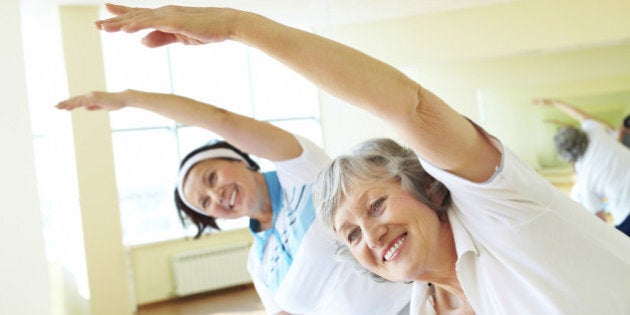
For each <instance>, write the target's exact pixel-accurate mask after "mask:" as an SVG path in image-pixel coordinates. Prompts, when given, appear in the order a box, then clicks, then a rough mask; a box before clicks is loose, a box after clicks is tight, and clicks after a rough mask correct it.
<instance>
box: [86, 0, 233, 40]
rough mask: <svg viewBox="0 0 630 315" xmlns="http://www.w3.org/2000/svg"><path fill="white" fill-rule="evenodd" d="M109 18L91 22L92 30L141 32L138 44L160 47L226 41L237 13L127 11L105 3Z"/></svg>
mask: <svg viewBox="0 0 630 315" xmlns="http://www.w3.org/2000/svg"><path fill="white" fill-rule="evenodd" d="M106 7H107V10H108V11H109V12H110V13H112V14H114V15H116V16H115V17H113V18H109V19H106V20H100V21H97V22H95V23H94V24H95V25H96V28H98V29H99V30H102V31H106V32H120V31H123V32H127V33H135V32H138V31H141V30H145V29H152V30H153V31H152V32H150V33H149V34H147V35H146V36H145V37H144V38H143V39H142V43H143V44H144V45H145V46H147V47H160V46H164V45H168V44H172V43H182V44H185V45H201V44H207V43H214V42H221V41H224V40H226V39H229V38H230V36H231V35H232V33H231V32H232V31H231V30H230V29H229V25H230V23H228V22H229V21H230V19H231V15H232V14H235V13H237V12H238V11H236V10H232V9H226V8H194V7H181V6H172V5H169V6H163V7H159V8H156V9H149V8H131V7H126V6H122V5H114V4H109V3H108V4H106Z"/></svg>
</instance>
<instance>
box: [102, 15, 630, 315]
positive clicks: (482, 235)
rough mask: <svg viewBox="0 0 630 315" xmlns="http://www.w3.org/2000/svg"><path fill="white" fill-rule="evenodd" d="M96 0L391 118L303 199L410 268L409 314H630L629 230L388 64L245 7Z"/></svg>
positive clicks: (336, 227) (374, 264) (376, 269)
mask: <svg viewBox="0 0 630 315" xmlns="http://www.w3.org/2000/svg"><path fill="white" fill-rule="evenodd" d="M108 9H109V10H110V12H112V13H113V14H114V15H116V16H115V17H113V18H110V19H105V20H101V21H98V22H96V26H97V27H98V28H99V29H101V30H103V31H108V32H118V31H124V32H137V31H141V30H150V32H149V33H148V34H147V35H146V36H145V37H144V38H143V43H144V44H145V45H147V46H149V47H159V46H163V45H167V44H171V43H183V44H208V43H216V42H221V41H225V40H233V41H237V42H241V43H243V44H246V45H249V46H252V47H255V48H257V49H259V50H261V51H263V52H265V53H267V54H268V55H270V56H272V57H274V58H276V59H278V60H279V61H281V62H283V63H284V64H285V65H287V66H289V67H291V68H292V69H294V70H295V71H297V72H298V73H300V74H302V75H303V76H305V77H306V78H307V79H309V80H311V81H312V82H313V83H315V84H316V85H318V86H319V87H321V88H322V89H324V90H326V91H327V92H329V93H331V94H333V95H334V96H337V97H339V98H341V99H342V100H345V101H347V102H349V103H351V104H353V105H355V106H358V107H360V108H363V109H366V110H368V111H370V112H371V113H373V114H375V115H377V116H379V117H382V118H383V119H385V120H386V121H387V122H388V123H390V124H392V126H394V127H395V128H397V130H398V131H399V132H400V133H401V135H402V136H403V137H404V139H405V141H406V143H408V145H409V146H410V149H404V148H402V147H400V146H399V145H397V144H392V143H391V141H387V140H385V141H381V140H372V141H368V142H367V143H366V144H364V145H363V146H361V147H360V148H359V151H358V152H355V154H351V155H350V158H349V159H346V158H343V157H342V158H337V159H336V160H335V161H334V162H333V164H332V165H331V166H329V167H328V168H326V169H325V170H324V171H323V173H322V174H320V175H319V180H318V183H317V184H316V189H315V192H314V198H315V199H316V201H315V204H316V208H317V209H318V216H319V218H320V219H321V220H322V222H323V224H324V226H326V227H327V228H328V230H329V231H330V232H331V233H333V234H334V235H335V236H336V237H337V239H338V241H339V242H340V243H341V244H342V245H341V246H342V247H341V248H340V251H339V253H341V254H343V253H347V254H350V255H351V256H352V257H353V259H356V260H357V262H358V263H359V264H360V265H361V266H363V267H364V268H365V269H366V270H367V271H368V272H371V273H374V274H376V275H378V276H380V277H383V278H385V279H388V280H391V281H414V289H415V290H414V293H413V294H412V310H411V312H412V313H414V314H415V313H422V314H446V313H449V314H451V313H457V314H472V313H476V314H628V313H630V299H628V293H627V292H630V239H628V238H627V237H625V236H624V235H623V234H621V233H619V232H618V231H616V230H615V229H611V228H610V227H609V226H607V225H606V224H605V223H603V222H602V221H600V220H598V219H596V218H595V217H594V216H593V215H591V214H589V213H588V212H587V211H585V210H584V209H583V208H582V207H581V206H580V205H579V204H577V203H575V202H574V201H573V200H571V199H570V198H568V197H567V196H566V195H564V193H562V192H561V191H559V190H557V189H555V188H554V187H553V186H552V185H551V184H550V183H549V182H547V181H546V180H545V179H544V178H542V177H541V176H540V175H539V174H537V173H536V172H535V170H533V169H532V168H531V167H530V166H529V165H527V164H525V163H524V162H523V161H521V160H520V159H519V158H518V157H516V156H515V155H514V154H513V153H512V152H511V151H510V150H509V149H508V148H506V147H504V146H503V145H502V144H501V142H500V141H499V140H498V139H496V138H494V137H492V136H491V135H489V134H487V133H486V132H485V131H484V130H483V129H482V128H480V127H479V126H477V125H476V124H475V123H474V122H472V121H471V120H469V119H466V118H465V117H463V116H462V115H460V114H459V113H458V112H457V111H455V110H454V109H453V108H452V107H450V106H449V105H448V104H446V103H445V102H444V101H443V100H442V99H440V98H439V97H438V96H436V95H435V94H433V93H431V92H430V91H428V90H427V89H425V88H424V87H422V86H421V85H419V84H418V83H416V82H415V81H413V80H411V79H410V78H408V77H407V76H405V75H404V74H403V73H401V72H400V71H398V70H396V69H395V68H393V67H391V66H389V65H387V64H385V63H383V62H380V61H378V60H376V59H374V58H372V57H370V56H368V55H366V54H364V53H361V52H359V51H357V50H355V49H353V48H350V47H348V46H345V45H342V44H340V43H337V42H334V41H332V40H329V39H326V38H324V37H321V36H318V35H315V34H312V33H308V32H305V31H301V30H298V29H295V28H291V27H288V26H285V25H282V24H280V23H277V22H275V21H273V20H270V19H268V18H265V17H263V16H260V15H258V14H255V13H251V12H244V11H240V10H235V9H230V8H190V7H179V6H165V7H160V8H156V9H146V8H130V7H125V6H114V5H108ZM364 152H374V153H373V154H372V153H370V154H365V153H364ZM416 156H417V158H415V157H416ZM569 266H570V268H569ZM380 301H387V299H385V298H383V299H380ZM359 303H363V301H362V302H359ZM357 305H358V304H357ZM372 313H373V312H372Z"/></svg>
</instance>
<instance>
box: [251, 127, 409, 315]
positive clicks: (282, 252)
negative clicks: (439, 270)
mask: <svg viewBox="0 0 630 315" xmlns="http://www.w3.org/2000/svg"><path fill="white" fill-rule="evenodd" d="M296 138H297V139H298V141H299V142H300V144H301V145H302V148H303V150H304V152H303V154H302V155H301V156H300V157H298V158H296V159H293V160H289V161H283V162H279V163H275V166H276V169H277V173H268V174H265V180H266V181H267V185H268V188H269V190H270V197H271V201H272V206H273V208H274V224H273V228H272V229H271V230H268V231H263V232H258V233H253V234H254V238H255V239H254V244H253V245H252V249H251V251H250V254H249V258H248V264H247V265H248V270H249V272H250V274H251V275H252V279H253V281H254V285H255V287H256V291H257V292H258V294H259V296H260V297H261V300H262V302H263V304H264V305H265V309H266V311H267V312H268V313H269V314H274V313H277V312H279V311H286V312H290V313H294V314H332V315H334V314H339V315H342V314H343V315H346V314H357V315H358V314H361V315H363V314H397V313H399V312H400V311H401V310H403V309H405V307H407V305H408V304H409V295H410V293H411V287H412V286H411V284H400V283H390V282H387V283H378V282H376V281H374V280H372V279H371V278H370V277H368V276H367V275H363V274H360V273H359V272H357V271H355V270H353V269H352V267H351V266H350V265H348V264H346V263H341V262H339V261H337V259H336V258H335V254H334V252H335V243H334V239H333V237H332V235H330V234H329V232H327V231H326V229H325V228H324V227H323V225H322V224H321V223H320V221H319V220H317V219H316V218H315V210H314V208H313V204H312V200H311V193H310V192H311V184H312V183H313V182H314V181H315V179H316V177H317V175H318V173H319V171H320V170H321V169H323V168H324V167H325V166H326V165H327V163H329V162H330V158H329V157H328V156H327V155H326V154H325V153H324V152H323V151H322V150H321V149H320V148H319V147H317V146H316V145H314V144H313V143H311V142H310V141H308V140H306V139H304V138H300V137H297V136H296ZM276 174H277V177H276Z"/></svg>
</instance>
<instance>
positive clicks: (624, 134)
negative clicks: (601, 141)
mask: <svg viewBox="0 0 630 315" xmlns="http://www.w3.org/2000/svg"><path fill="white" fill-rule="evenodd" d="M617 139H619V141H621V143H623V145H625V146H626V147H628V148H630V114H629V115H628V116H626V118H624V119H623V122H622V123H621V126H619V129H618V130H617Z"/></svg>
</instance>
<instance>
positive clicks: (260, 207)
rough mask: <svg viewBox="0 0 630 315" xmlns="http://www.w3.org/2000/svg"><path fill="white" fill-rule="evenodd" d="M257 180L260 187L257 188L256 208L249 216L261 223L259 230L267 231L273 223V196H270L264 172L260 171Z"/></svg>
mask: <svg viewBox="0 0 630 315" xmlns="http://www.w3.org/2000/svg"><path fill="white" fill-rule="evenodd" d="M256 182H257V184H258V187H260V189H258V190H257V196H256V197H257V200H259V202H257V203H256V207H254V208H255V209H252V210H251V211H250V215H249V217H250V218H252V219H254V220H256V221H258V222H259V223H260V228H259V231H257V232H260V231H265V230H268V229H270V228H271V227H272V224H273V208H272V205H271V198H270V196H269V188H268V187H267V182H266V181H265V176H264V175H263V174H262V173H258V176H256Z"/></svg>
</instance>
